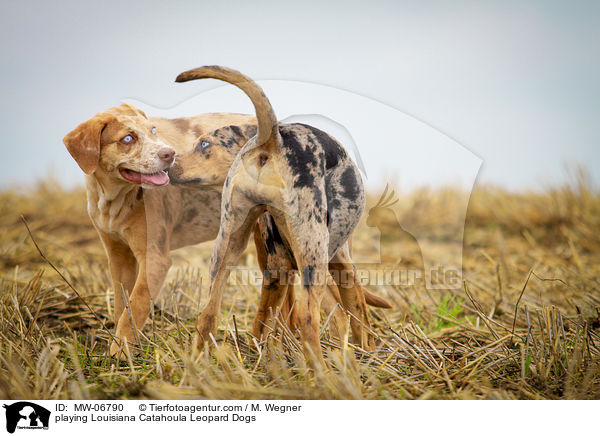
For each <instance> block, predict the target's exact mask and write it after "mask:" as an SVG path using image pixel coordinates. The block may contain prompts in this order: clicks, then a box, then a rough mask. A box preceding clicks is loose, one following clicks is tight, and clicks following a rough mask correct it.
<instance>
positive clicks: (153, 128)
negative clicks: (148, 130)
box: [152, 127, 156, 135]
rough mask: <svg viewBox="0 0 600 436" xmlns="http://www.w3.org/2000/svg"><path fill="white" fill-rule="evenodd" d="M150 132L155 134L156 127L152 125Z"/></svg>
mask: <svg viewBox="0 0 600 436" xmlns="http://www.w3.org/2000/svg"><path fill="white" fill-rule="evenodd" d="M152 134H153V135H156V127H152Z"/></svg>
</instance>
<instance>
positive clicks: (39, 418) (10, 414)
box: [3, 401, 50, 433]
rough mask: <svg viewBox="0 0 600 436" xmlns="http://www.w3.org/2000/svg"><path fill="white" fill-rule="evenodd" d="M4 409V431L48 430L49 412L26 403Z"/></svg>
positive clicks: (14, 404)
mask: <svg viewBox="0 0 600 436" xmlns="http://www.w3.org/2000/svg"><path fill="white" fill-rule="evenodd" d="M3 407H4V408H5V409H6V431H8V432H9V433H14V432H15V430H16V429H17V428H19V429H30V430H31V429H48V424H49V422H50V411H49V410H47V409H45V408H44V407H42V406H38V405H37V404H35V403H30V402H28V401H19V402H17V403H13V404H10V405H6V404H5V405H4V406H3Z"/></svg>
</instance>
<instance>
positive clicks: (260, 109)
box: [175, 65, 281, 146]
mask: <svg viewBox="0 0 600 436" xmlns="http://www.w3.org/2000/svg"><path fill="white" fill-rule="evenodd" d="M196 79H219V80H223V81H224V82H228V83H231V84H232V85H235V86H237V87H238V88H240V89H241V90H242V91H244V92H245V93H246V95H247V96H248V97H250V100H251V101H252V104H253V105H254V110H255V111H256V118H257V120H258V131H257V137H258V145H266V146H270V145H275V144H277V143H278V142H281V136H280V135H279V129H278V128H277V118H276V117H275V112H273V107H272V106H271V103H270V102H269V99H268V98H267V96H266V95H265V93H264V92H263V90H262V88H261V87H260V86H258V85H257V84H256V82H254V80H252V79H250V78H249V77H248V76H245V75H243V74H242V73H240V72H239V71H236V70H232V69H231V68H227V67H221V66H218V65H210V66H205V67H200V68H194V69H193V70H189V71H185V72H183V73H181V74H179V76H177V78H176V79H175V81H176V82H188V81H190V80H196Z"/></svg>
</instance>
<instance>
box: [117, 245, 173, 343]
mask: <svg viewBox="0 0 600 436" xmlns="http://www.w3.org/2000/svg"><path fill="white" fill-rule="evenodd" d="M138 261H139V265H140V267H139V272H138V276H137V280H136V281H135V285H134V287H133V291H132V292H131V294H130V296H129V310H124V311H123V313H122V314H121V317H120V318H119V322H118V323H117V332H116V336H117V338H119V340H120V341H121V344H117V343H116V342H113V344H112V345H111V349H110V352H111V354H112V355H115V354H116V353H118V351H119V348H120V347H121V346H122V345H123V344H124V342H125V341H128V342H136V339H138V337H137V331H141V330H142V328H143V327H144V324H145V323H146V320H147V319H148V315H149V314H150V305H151V301H154V300H156V297H157V295H158V293H159V292H160V288H161V286H162V284H163V282H164V280H165V276H166V275H167V272H168V271H169V267H170V266H171V259H170V258H169V256H168V254H165V253H157V252H154V253H148V254H147V255H146V256H145V259H138ZM132 322H133V325H132Z"/></svg>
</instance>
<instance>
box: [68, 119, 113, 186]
mask: <svg viewBox="0 0 600 436" xmlns="http://www.w3.org/2000/svg"><path fill="white" fill-rule="evenodd" d="M112 118H113V116H111V115H107V114H98V115H96V116H94V117H92V118H91V119H89V120H87V121H86V122H84V123H81V124H80V125H79V126H77V127H76V128H75V130H73V131H72V132H69V133H67V135H66V136H65V137H64V138H63V142H64V143H65V145H66V146H67V150H69V153H71V156H73V159H75V162H77V164H78V165H79V167H80V168H81V169H82V170H83V172H84V173H86V174H91V173H93V172H94V171H95V170H96V167H97V166H98V161H99V160H100V136H101V135H102V130H103V129H104V127H106V125H107V124H108V123H109V122H110V121H111V120H112Z"/></svg>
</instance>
